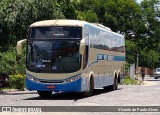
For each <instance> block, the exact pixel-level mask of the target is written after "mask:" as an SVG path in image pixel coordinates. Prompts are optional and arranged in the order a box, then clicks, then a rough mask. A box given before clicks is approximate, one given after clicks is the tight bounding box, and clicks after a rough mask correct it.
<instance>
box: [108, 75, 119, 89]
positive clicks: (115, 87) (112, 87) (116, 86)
mask: <svg viewBox="0 0 160 115" xmlns="http://www.w3.org/2000/svg"><path fill="white" fill-rule="evenodd" d="M117 88H118V79H117V77H115V78H114V84H113V85H111V86H110V90H111V91H114V90H117Z"/></svg>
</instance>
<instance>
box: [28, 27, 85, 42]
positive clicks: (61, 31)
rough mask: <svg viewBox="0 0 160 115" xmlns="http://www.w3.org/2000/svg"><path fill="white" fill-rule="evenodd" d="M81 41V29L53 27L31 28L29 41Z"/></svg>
mask: <svg viewBox="0 0 160 115" xmlns="http://www.w3.org/2000/svg"><path fill="white" fill-rule="evenodd" d="M59 38H61V39H73V38H74V39H81V38H82V28H81V27H67V26H63V27H61V26H51V27H32V28H30V34H29V39H59Z"/></svg>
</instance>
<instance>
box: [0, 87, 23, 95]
mask: <svg viewBox="0 0 160 115" xmlns="http://www.w3.org/2000/svg"><path fill="white" fill-rule="evenodd" d="M17 91H26V88H24V89H5V90H2V91H0V94H7V93H10V92H17Z"/></svg>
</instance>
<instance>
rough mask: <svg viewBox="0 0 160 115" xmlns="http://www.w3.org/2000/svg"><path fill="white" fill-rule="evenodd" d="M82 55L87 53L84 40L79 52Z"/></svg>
mask: <svg viewBox="0 0 160 115" xmlns="http://www.w3.org/2000/svg"><path fill="white" fill-rule="evenodd" d="M79 52H80V54H84V52H85V39H84V38H83V39H82V40H81V42H80V50H79Z"/></svg>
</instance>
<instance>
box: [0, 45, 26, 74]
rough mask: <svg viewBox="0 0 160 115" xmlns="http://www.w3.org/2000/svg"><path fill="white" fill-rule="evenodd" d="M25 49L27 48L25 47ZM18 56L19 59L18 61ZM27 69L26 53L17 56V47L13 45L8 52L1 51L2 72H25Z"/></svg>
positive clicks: (0, 68) (0, 63)
mask: <svg viewBox="0 0 160 115" xmlns="http://www.w3.org/2000/svg"><path fill="white" fill-rule="evenodd" d="M23 50H24V51H25V48H24V49H23ZM17 58H19V59H18V61H17ZM24 71H25V53H23V55H21V56H20V57H18V56H17V54H16V50H15V48H13V47H11V48H10V49H9V50H8V51H6V52H1V53H0V73H5V74H18V73H20V74H24Z"/></svg>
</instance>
